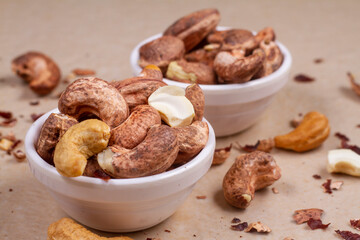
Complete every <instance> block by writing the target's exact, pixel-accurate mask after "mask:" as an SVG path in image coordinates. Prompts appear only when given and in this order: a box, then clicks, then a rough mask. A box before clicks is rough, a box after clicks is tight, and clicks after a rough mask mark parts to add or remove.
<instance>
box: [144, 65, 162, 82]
mask: <svg viewBox="0 0 360 240" xmlns="http://www.w3.org/2000/svg"><path fill="white" fill-rule="evenodd" d="M139 77H141V78H150V79H157V80H162V79H163V75H162V72H161V70H160V68H158V66H156V65H153V64H150V65H147V66H146V67H145V68H143V70H142V71H141V73H140V74H139Z"/></svg>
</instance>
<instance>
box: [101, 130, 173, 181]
mask: <svg viewBox="0 0 360 240" xmlns="http://www.w3.org/2000/svg"><path fill="white" fill-rule="evenodd" d="M178 151H179V146H178V142H177V136H176V133H175V131H174V130H173V129H172V128H170V127H169V126H166V125H158V126H153V127H151V128H150V130H149V131H148V133H147V135H146V137H145V139H144V141H142V142H141V143H140V144H139V145H137V146H136V147H135V148H133V149H131V150H129V149H126V148H123V147H120V146H113V147H108V148H107V149H106V150H104V151H103V152H101V153H99V154H98V156H97V159H98V163H99V165H100V167H101V168H102V169H103V170H104V171H105V172H106V173H108V174H109V175H111V176H113V177H115V178H136V177H144V176H150V175H154V174H157V173H161V172H164V171H166V169H168V168H169V167H170V166H171V165H172V164H173V163H174V161H175V158H176V156H177V154H178Z"/></svg>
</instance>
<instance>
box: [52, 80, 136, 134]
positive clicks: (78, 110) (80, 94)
mask: <svg viewBox="0 0 360 240" xmlns="http://www.w3.org/2000/svg"><path fill="white" fill-rule="evenodd" d="M58 107H59V110H60V112H62V113H64V114H68V115H70V116H72V117H74V118H76V119H77V120H80V121H81V120H83V119H87V118H92V117H94V115H95V116H96V117H97V118H100V119H101V120H102V121H104V122H105V123H106V124H107V125H109V126H110V127H111V128H114V127H117V126H118V125H120V124H121V123H122V122H123V121H125V119H126V118H127V117H128V116H129V108H128V105H127V103H126V101H125V99H124V98H123V96H122V95H121V94H120V93H119V92H118V91H117V90H116V89H115V88H114V87H113V86H111V85H110V84H108V83H107V82H106V81H104V80H101V79H99V78H93V77H89V78H80V79H78V80H76V81H74V82H73V83H72V84H70V85H69V86H68V87H67V88H66V90H65V91H64V92H63V93H62V94H61V96H60V99H59V104H58Z"/></svg>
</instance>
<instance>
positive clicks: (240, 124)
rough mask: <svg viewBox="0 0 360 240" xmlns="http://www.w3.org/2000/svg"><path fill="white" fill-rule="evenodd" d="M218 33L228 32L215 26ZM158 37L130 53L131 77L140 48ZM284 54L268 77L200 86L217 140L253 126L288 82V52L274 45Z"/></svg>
mask: <svg viewBox="0 0 360 240" xmlns="http://www.w3.org/2000/svg"><path fill="white" fill-rule="evenodd" d="M217 29H218V30H225V29H229V28H228V27H218V28H217ZM161 36H162V34H156V35H153V36H151V37H149V38H147V39H145V40H144V41H142V42H140V43H139V44H138V45H137V46H136V47H135V48H134V49H133V50H132V52H131V56H130V64H131V67H132V70H133V74H134V75H135V76H137V75H139V73H140V72H141V70H142V69H141V67H140V66H139V65H138V60H139V49H140V47H141V46H142V45H144V44H145V43H147V42H150V41H152V40H154V39H156V38H159V37H161ZM276 43H277V44H278V46H279V48H280V50H281V52H282V53H283V55H284V61H283V63H282V65H281V67H280V68H279V69H278V70H276V71H275V72H273V73H272V74H270V75H268V76H266V77H263V78H259V79H256V80H253V81H249V82H246V83H237V84H217V85H203V84H200V87H201V89H202V90H203V92H204V95H205V112H204V115H205V118H206V119H207V120H208V121H209V122H210V123H211V125H212V126H213V128H214V131H215V135H216V136H217V137H222V136H228V135H231V134H235V133H238V132H240V131H242V130H245V129H247V128H249V127H250V126H251V125H253V124H254V123H256V121H257V120H258V119H259V118H260V116H261V114H262V113H263V112H264V111H265V109H266V108H267V107H268V106H269V104H270V103H271V101H272V99H273V97H274V95H275V94H276V93H277V92H278V91H279V90H280V89H281V88H283V87H284V86H285V84H286V82H287V81H288V79H289V74H290V67H291V64H292V58H291V54H290V52H289V50H288V49H287V48H286V47H285V46H284V45H282V44H281V43H279V42H276ZM164 82H166V83H167V84H169V85H175V86H179V87H182V88H186V87H187V86H188V85H189V84H187V83H181V82H177V81H173V80H169V79H167V78H164Z"/></svg>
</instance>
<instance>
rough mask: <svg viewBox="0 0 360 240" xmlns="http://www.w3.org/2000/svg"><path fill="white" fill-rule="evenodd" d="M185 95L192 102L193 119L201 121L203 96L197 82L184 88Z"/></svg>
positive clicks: (203, 103)
mask: <svg viewBox="0 0 360 240" xmlns="http://www.w3.org/2000/svg"><path fill="white" fill-rule="evenodd" d="M185 97H186V98H187V99H189V101H190V102H191V103H192V105H193V107H194V111H195V117H194V119H193V121H201V120H202V119H203V117H204V110H205V96H204V92H203V91H202V89H201V88H200V86H199V85H197V84H191V85H189V86H187V87H186V89H185Z"/></svg>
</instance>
